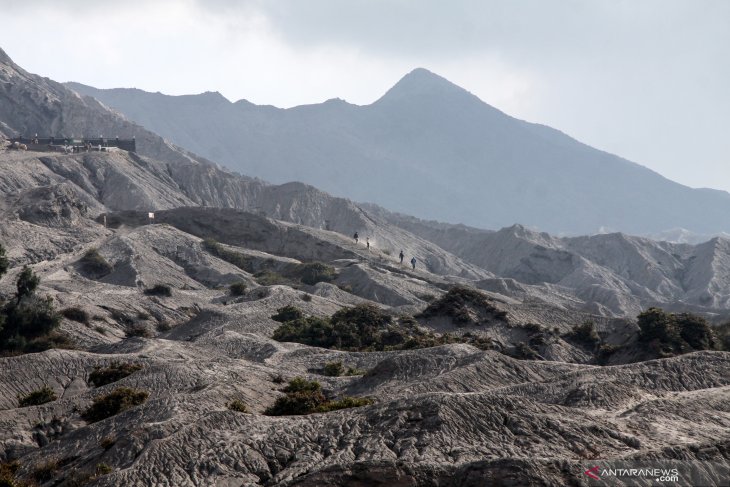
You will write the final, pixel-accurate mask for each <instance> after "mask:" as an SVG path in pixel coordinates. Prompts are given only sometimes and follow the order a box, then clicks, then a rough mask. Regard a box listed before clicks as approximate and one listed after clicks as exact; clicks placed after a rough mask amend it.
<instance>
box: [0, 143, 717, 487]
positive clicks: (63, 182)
mask: <svg viewBox="0 0 730 487" xmlns="http://www.w3.org/2000/svg"><path fill="white" fill-rule="evenodd" d="M8 157H11V158H12V160H16V159H15V158H17V157H24V158H25V159H23V161H24V166H23V167H25V168H26V169H28V168H30V169H32V170H30V171H28V170H26V171H13V170H10V169H9V168H10V167H19V166H18V165H14V166H4V169H6V170H3V172H2V174H3V175H4V179H3V184H2V185H1V186H0V187H2V188H12V191H8V190H5V189H4V190H3V198H2V200H3V204H4V205H6V208H12V211H11V212H6V213H3V218H2V219H1V220H0V223H1V224H2V227H3V228H4V229H10V230H12V231H5V232H4V233H3V242H4V243H5V245H7V246H8V247H9V248H10V249H11V252H10V257H11V266H12V267H11V269H10V272H9V273H8V275H6V276H5V277H4V278H3V279H2V280H0V293H2V294H3V295H5V296H10V295H11V294H12V292H13V286H14V281H15V278H16V277H17V275H18V273H19V272H20V270H21V269H20V267H21V265H22V264H24V263H28V262H30V263H32V264H33V269H34V271H35V272H36V273H37V274H38V275H39V276H40V277H41V286H40V289H39V291H38V292H39V293H40V294H41V295H48V296H51V297H52V299H53V302H54V304H55V306H56V307H57V308H58V309H65V310H68V309H81V310H83V311H85V313H86V316H87V317H88V318H87V320H88V323H84V322H83V321H84V320H83V319H79V318H77V319H76V320H74V319H70V318H64V319H63V321H62V324H61V329H60V331H61V333H63V334H64V335H66V336H67V337H68V338H69V339H71V340H72V341H73V342H74V343H75V344H76V346H77V347H78V348H79V349H78V350H48V351H45V352H42V353H32V354H26V355H20V356H13V357H4V358H0V460H2V461H10V460H15V461H17V462H18V463H17V465H18V470H17V472H16V473H15V475H16V476H17V477H18V478H20V479H30V478H35V479H39V480H38V482H39V483H40V484H41V485H43V486H50V485H67V486H71V485H78V484H80V483H85V484H86V485H98V486H114V485H122V484H129V485H148V486H152V485H171V486H172V485H175V486H209V485H268V486H273V485H300V486H328V485H331V486H342V485H353V486H354V485H433V486H457V485H459V486H461V485H474V486H476V485H484V484H485V483H487V484H490V483H491V484H498V485H499V484H509V483H512V484H513V485H531V484H545V485H581V484H582V482H583V481H582V479H584V478H585V476H584V474H583V472H584V471H585V470H586V469H587V468H590V467H592V466H593V465H595V464H598V463H599V462H600V464H601V465H627V464H630V465H634V466H635V465H637V464H642V463H645V462H649V461H651V462H652V465H662V466H669V467H677V468H678V469H679V470H680V475H682V480H683V481H685V480H686V481H687V483H689V484H691V485H698V486H700V485H708V486H709V485H721V484H722V482H723V479H726V478H728V475H730V468H729V465H730V463H729V462H730V449H729V448H728V446H729V445H730V436H728V431H730V412H729V411H728V409H727V407H726V404H727V401H728V399H729V398H730V397H729V394H730V354H729V353H727V352H698V353H693V354H688V355H684V356H680V357H674V358H669V359H663V360H654V361H649V362H641V363H634V364H627V365H618V366H614V367H597V366H595V365H587V364H585V363H584V362H586V361H589V360H591V357H590V354H589V352H588V351H587V350H586V349H585V348H583V347H581V346H580V345H576V344H573V343H570V342H568V341H565V340H564V339H563V337H562V335H561V334H563V333H565V332H567V331H569V330H570V329H571V328H572V326H573V325H574V324H578V323H581V322H582V321H584V320H585V319H593V320H595V322H596V324H597V328H598V329H599V330H600V333H601V335H602V338H603V339H604V340H609V341H613V342H614V343H624V345H625V346H626V347H629V348H630V347H631V344H630V343H629V342H626V341H625V338H622V337H624V335H625V334H627V333H629V334H633V335H634V336H635V334H636V326H635V325H634V324H631V323H625V322H620V321H611V320H605V319H602V318H601V317H597V316H588V315H581V314H580V313H575V312H566V311H564V310H561V309H560V308H551V307H550V306H549V305H547V304H544V303H543V304H542V305H540V307H539V308H540V309H539V310H538V311H536V309H535V306H534V303H532V304H530V303H523V302H521V301H520V300H519V299H514V298H508V297H506V296H499V295H490V294H487V295H485V299H487V301H488V303H489V306H490V307H492V308H495V309H496V310H497V311H501V312H504V313H505V314H504V318H499V317H498V316H500V315H499V314H493V315H492V318H489V319H487V320H486V321H483V322H479V323H476V324H466V325H465V324H461V325H459V324H457V323H455V322H453V321H450V320H448V319H445V317H443V316H442V317H435V318H430V319H427V318H419V320H420V321H421V323H422V325H423V326H425V327H428V329H430V330H432V331H434V332H436V333H442V332H444V331H449V332H451V333H454V334H455V335H459V334H464V333H465V332H467V331H468V332H470V333H472V334H478V335H480V336H489V337H492V338H493V343H494V348H495V350H480V349H477V348H475V347H473V346H471V345H468V344H465V343H452V344H448V345H443V346H437V347H431V348H423V349H415V350H401V351H373V352H363V351H357V352H356V351H340V350H331V349H324V348H317V347H310V346H306V345H300V344H296V343H285V342H279V341H276V340H273V339H272V335H273V333H274V330H275V329H276V328H277V327H278V326H279V325H280V323H278V322H276V321H274V320H273V319H272V318H271V317H272V316H273V315H274V314H275V313H276V312H277V310H278V309H280V308H282V307H283V306H286V305H293V306H295V307H297V308H299V309H300V310H302V312H303V313H305V314H306V315H313V316H320V317H327V316H330V315H332V314H333V313H335V312H336V311H338V310H339V309H341V308H343V307H349V306H354V305H356V304H360V303H371V304H372V305H374V306H377V307H379V308H380V309H383V310H385V311H387V312H389V313H393V314H395V315H402V314H404V313H408V314H417V313H419V312H421V311H422V310H424V308H426V306H427V305H428V302H427V301H430V300H432V299H433V297H440V296H443V294H444V290H445V289H446V288H449V287H450V286H452V285H454V284H457V283H463V282H464V279H463V278H455V277H451V278H449V277H443V276H439V275H436V274H431V273H428V272H425V271H422V270H416V271H413V270H410V269H408V268H404V267H401V266H399V265H398V264H397V263H395V262H394V259H393V257H392V256H387V255H386V254H382V253H380V251H376V250H375V249H371V251H370V252H368V251H367V249H366V248H365V246H364V245H363V244H362V242H360V243H359V244H355V243H354V242H353V241H352V240H351V239H349V238H347V237H344V236H342V235H340V234H337V233H334V232H330V231H327V230H322V229H316V228H311V227H306V226H303V225H298V224H295V223H288V222H279V221H275V220H271V219H268V218H265V217H263V216H260V215H256V214H251V213H246V212H243V211H241V210H234V209H218V208H171V209H169V210H158V211H157V212H156V221H158V223H157V224H155V225H148V224H146V213H147V212H146V209H144V210H143V211H140V210H137V211H135V210H134V208H135V207H131V208H127V207H125V205H128V204H129V203H130V201H131V200H129V199H127V198H121V197H119V198H117V197H112V196H113V195H112V196H109V195H108V192H107V191H102V190H101V189H103V188H105V186H104V181H105V180H106V177H107V176H109V177H111V176H112V175H113V174H114V172H113V171H112V170H111V168H110V166H112V165H113V166H114V167H116V168H117V169H118V170H119V171H123V172H124V173H126V174H127V175H128V178H127V179H126V181H127V182H130V181H131V183H129V184H130V185H129V187H128V189H127V190H128V191H138V192H139V194H140V195H142V196H144V198H147V199H149V201H152V202H154V204H156V205H159V206H161V207H164V206H166V205H171V206H174V205H177V204H179V203H185V200H184V198H185V196H184V195H183V194H182V193H178V192H177V191H176V189H175V184H174V181H172V180H169V179H165V178H163V177H161V176H160V177H156V176H154V175H155V174H156V173H155V172H154V164H159V163H154V161H151V160H150V161H147V163H148V165H149V166H150V167H144V166H141V167H142V170H141V172H136V171H135V169H134V167H131V166H130V167H127V166H126V165H127V164H134V160H133V159H130V160H127V159H125V158H126V157H128V156H125V155H124V154H101V155H98V156H97V155H95V156H94V158H93V159H86V160H85V159H84V157H86V155H62V156H54V157H52V159H53V163H50V162H48V163H43V162H41V161H40V159H38V162H32V161H31V159H32V158H33V157H36V158H38V157H39V155H33V154H22V155H21V156H18V155H16V154H13V155H12V156H8ZM143 160H144V159H143ZM84 164H85V165H84ZM51 167H52V168H55V169H53V170H52V169H51ZM44 168H45V169H44ZM62 168H66V169H63V171H67V172H68V173H74V174H77V175H78V176H77V179H76V181H70V180H68V179H64V178H62V177H61V176H60V175H59V172H63V171H62ZM70 169H74V170H73V171H71V170H70ZM57 171H58V172H57ZM161 174H165V173H164V171H163V172H162V173H161ZM92 175H96V176H95V177H93V176H92ZM153 176H154V177H153ZM62 188H65V189H64V190H62ZM136 188H139V189H136ZM49 195H52V196H49ZM105 198H106V199H105ZM112 208H114V209H117V210H120V211H109V210H110V209H112ZM122 210H123V211H122ZM99 211H105V212H106V214H107V217H108V225H107V227H106V228H105V227H104V226H103V225H101V224H100V223H99V222H98V221H97V220H98V218H96V217H97V214H98V212H99ZM29 215H31V216H32V218H29ZM23 218H26V219H25V220H24V219H23ZM29 220H30V221H29ZM61 228H65V232H66V234H64V235H65V236H64V235H61V236H59V237H58V238H59V242H58V243H56V242H52V243H50V244H48V245H49V246H50V245H56V247H54V248H53V251H52V252H51V251H48V252H47V253H45V254H44V257H43V259H42V260H41V259H38V258H35V256H36V255H37V254H36V253H35V252H34V250H33V249H34V248H35V247H36V246H37V245H38V242H39V241H40V240H41V235H49V236H51V237H52V236H53V235H55V234H56V233H59V234H60V229H61ZM44 232H45V233H44ZM203 238H207V239H209V240H203ZM211 238H213V239H215V240H217V241H218V242H220V243H218V244H211V243H210V242H211V241H210V239H211ZM211 246H212V247H211ZM216 246H217V248H218V250H216ZM90 249H95V250H94V252H95V253H96V254H98V255H99V256H100V257H101V258H102V259H104V261H105V262H107V264H108V266H109V267H108V269H107V270H106V271H105V272H104V273H101V274H95V273H93V272H89V270H88V269H87V268H86V267H85V264H84V260H83V256H84V255H85V254H86V253H87V252H88V251H89V250H90ZM220 249H224V250H225V251H227V252H223V251H221V250H220ZM230 253H235V254H236V255H238V258H236V259H232V258H231V257H230V255H231V254H230ZM312 259H317V260H320V261H322V262H324V263H325V264H326V265H328V266H331V267H332V268H333V269H334V270H335V273H336V276H335V277H334V279H333V280H332V281H331V282H319V283H316V284H314V285H309V284H305V283H303V282H301V281H298V280H297V277H296V273H295V272H294V271H295V270H296V269H298V268H299V266H301V265H302V263H303V262H305V261H310V260H312ZM232 262H237V264H234V263H232ZM262 269H263V270H267V271H268V274H264V275H261V274H259V273H258V271H259V270H262ZM272 273H276V274H279V275H280V276H281V277H282V278H285V279H284V280H283V281H281V283H279V284H276V283H273V284H272V283H270V282H263V280H262V279H264V278H268V279H271V277H270V276H271V274H272ZM267 276H268V277H267ZM232 283H245V284H246V289H245V290H244V291H243V292H242V293H241V294H240V295H238V296H236V295H233V294H232V293H231V292H230V291H229V290H228V287H227V286H228V285H230V284H232ZM159 284H165V285H168V286H169V287H170V289H171V295H170V296H164V295H161V296H155V295H150V294H148V293H145V292H144V290H145V289H150V288H153V287H154V286H155V285H159ZM338 286H339V287H338ZM428 295H430V296H431V297H430V298H429V297H427V296H428ZM470 312H471V311H470ZM491 313H494V311H491ZM72 316H78V313H76V314H75V315H72ZM536 327H537V328H536ZM553 328H555V329H556V330H557V332H549V333H548V332H545V331H542V332H539V333H540V334H541V335H542V343H543V345H540V346H539V347H538V344H537V343H533V341H534V340H533V339H532V338H531V335H532V334H534V333H535V330H536V329H541V330H546V329H551V330H552V329H553ZM528 339H529V340H530V343H531V344H533V345H534V346H535V347H538V352H539V354H540V355H541V356H542V357H543V358H553V359H554V360H556V361H532V360H517V359H515V358H511V357H509V356H507V355H506V354H505V353H506V352H507V351H508V348H510V347H512V346H514V345H516V344H517V342H519V341H520V340H528ZM510 340H511V342H510ZM620 340H624V341H623V342H620ZM498 349H501V350H502V351H503V352H505V353H501V352H499V351H497V350H498ZM634 358H636V356H635V357H634ZM332 362H341V363H342V364H343V365H344V366H345V367H347V368H351V369H352V375H348V376H339V377H331V376H327V375H325V373H324V370H325V367H326V365H327V364H329V363H332ZM569 362H572V363H569ZM120 364H121V365H127V366H135V367H133V368H131V369H130V370H131V371H132V373H131V374H130V375H128V376H126V377H124V378H121V379H119V380H116V381H114V382H112V383H108V384H105V385H99V386H95V385H94V380H93V379H92V373H94V372H95V371H96V370H97V369H99V368H106V367H110V366H113V365H120ZM295 377H304V378H307V379H309V380H316V381H318V382H320V383H321V384H322V388H323V391H324V393H325V394H326V395H327V397H330V398H342V397H344V396H353V397H357V398H362V397H368V398H370V400H371V402H372V403H371V404H369V405H365V406H361V407H354V408H347V409H342V410H338V411H331V412H326V413H315V414H310V415H304V416H291V415H285V416H270V415H267V414H264V413H265V412H266V410H267V408H269V407H271V406H272V405H273V404H274V403H275V401H276V400H277V399H278V398H280V397H282V396H283V395H284V394H283V393H282V392H281V389H282V388H283V386H284V384H282V383H281V382H282V381H283V382H286V381H288V380H291V379H293V378H295ZM46 386H47V387H49V388H50V389H52V390H53V392H54V394H55V396H56V398H57V399H55V400H53V401H50V402H47V403H45V404H41V405H31V406H26V407H19V402H18V401H19V398H22V397H26V396H27V395H29V394H30V393H32V392H34V391H37V390H40V389H41V388H43V387H46ZM121 387H130V388H133V389H135V390H138V391H143V392H145V393H147V394H148V397H147V399H146V401H144V402H143V404H140V405H137V406H134V407H130V408H129V409H127V410H125V411H123V412H121V413H119V414H116V415H112V416H111V417H108V418H106V419H101V420H98V421H97V420H94V419H90V417H89V415H88V414H85V412H86V411H87V410H88V408H89V407H90V406H91V404H92V402H93V401H94V400H95V399H98V398H100V397H102V396H105V395H107V394H110V393H112V392H113V391H115V390H117V389H118V388H121ZM234 401H239V402H238V403H237V404H239V405H240V404H241V403H243V404H245V405H246V408H247V410H248V412H247V413H243V412H240V411H236V410H235V409H241V408H240V407H237V408H232V406H231V404H232V403H233V402H234ZM651 484H652V485H656V484H655V483H653V482H652V483H651ZM617 485H622V484H621V483H619V484H617ZM623 485H636V482H634V481H633V480H632V479H628V480H626V481H625V482H624V483H623ZM647 485H649V484H647Z"/></svg>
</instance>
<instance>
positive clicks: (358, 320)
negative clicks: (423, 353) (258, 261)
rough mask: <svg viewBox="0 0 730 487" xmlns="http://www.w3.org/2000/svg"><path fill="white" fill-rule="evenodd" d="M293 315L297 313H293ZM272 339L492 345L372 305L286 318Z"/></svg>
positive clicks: (357, 344)
mask: <svg viewBox="0 0 730 487" xmlns="http://www.w3.org/2000/svg"><path fill="white" fill-rule="evenodd" d="M282 309H284V308H282ZM293 309H294V310H296V311H297V312H299V310H298V309H296V308H293ZM279 311H281V310H279ZM291 316H292V317H294V316H298V314H295V313H293V312H292V313H291ZM273 338H274V339H275V340H278V341H280V342H297V343H303V344H305V345H311V346H314V347H323V348H332V349H336V350H347V351H374V350H410V349H416V348H427V347H435V346H438V345H444V344H447V343H471V344H473V345H474V346H478V347H479V348H484V349H491V348H493V346H492V343H491V340H488V339H483V338H479V337H476V336H474V335H471V334H469V335H466V334H465V335H464V336H463V337H456V336H453V335H449V334H443V335H435V334H433V333H431V332H429V331H427V330H424V329H422V328H421V327H419V326H418V322H417V321H416V320H415V319H414V318H413V317H411V316H403V317H400V318H398V319H394V318H393V317H391V316H390V315H388V314H387V313H385V312H383V311H382V310H380V309H379V308H377V307H375V306H373V305H369V304H363V305H358V306H354V307H351V308H342V309H341V310H339V311H338V312H336V313H335V314H333V315H332V316H331V317H330V318H319V317H314V316H308V317H305V316H300V317H298V318H293V319H290V320H287V321H284V322H283V323H282V324H281V325H280V326H279V327H278V328H277V329H276V330H274V334H273Z"/></svg>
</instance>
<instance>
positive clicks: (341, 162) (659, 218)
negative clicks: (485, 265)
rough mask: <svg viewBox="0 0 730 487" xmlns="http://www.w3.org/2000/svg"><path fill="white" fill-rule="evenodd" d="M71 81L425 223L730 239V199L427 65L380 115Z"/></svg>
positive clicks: (236, 152)
mask: <svg viewBox="0 0 730 487" xmlns="http://www.w3.org/2000/svg"><path fill="white" fill-rule="evenodd" d="M67 86H69V87H71V88H72V89H74V90H75V91H77V92H78V93H81V94H84V95H90V96H94V97H95V98H97V99H98V100H100V101H101V102H103V103H104V104H106V105H108V106H110V107H112V108H114V109H115V110H118V111H120V112H122V113H123V114H125V116H127V117H128V118H129V119H131V120H134V121H136V122H137V123H140V124H142V125H144V126H145V127H147V128H149V129H150V130H153V131H155V132H156V133H159V134H161V135H162V136H164V137H166V138H168V139H169V140H171V141H173V142H174V143H176V144H178V145H181V146H182V147H185V148H186V149H188V150H191V151H193V152H195V153H197V154H202V155H204V156H205V157H208V158H210V159H212V160H216V161H218V162H221V163H223V164H226V165H227V166H228V167H230V168H232V169H234V170H237V171H240V172H242V173H244V174H248V175H251V176H256V177H260V178H263V179H265V180H267V181H271V182H274V183H282V182H286V181H303V182H305V183H308V184H313V185H315V186H317V187H318V188H321V189H323V190H325V191H327V192H330V193H332V194H335V195H338V196H346V197H348V198H351V199H354V200H356V201H367V202H373V203H376V204H378V205H381V206H384V207H387V208H389V209H392V210H394V211H398V212H402V213H407V214H411V215H415V216H417V217H420V218H426V219H436V220H441V221H446V222H451V223H465V224H468V225H471V226H476V227H480V228H501V227H504V226H510V225H512V224H514V223H520V224H523V225H526V226H528V227H535V228H539V229H540V230H544V231H549V232H551V233H563V234H586V233H595V232H597V231H599V229H607V230H608V231H622V232H627V233H632V234H652V233H660V232H663V231H666V230H668V229H672V228H678V227H681V228H685V229H687V230H689V231H691V232H694V233H700V234H716V233H720V232H724V231H730V222H728V221H727V219H726V215H727V214H729V213H730V194H728V193H726V192H723V191H715V190H707V189H691V188H688V187H686V186H682V185H680V184H678V183H675V182H672V181H670V180H668V179H666V178H664V177H662V176H661V175H659V174H657V173H655V172H653V171H651V170H649V169H647V168H645V167H643V166H640V165H638V164H635V163H633V162H630V161H627V160H625V159H622V158H620V157H617V156H614V155H611V154H608V153H605V152H602V151H599V150H596V149H593V148H591V147H589V146H587V145H585V144H582V143H580V142H578V141H576V140H574V139H572V138H571V137H569V136H567V135H565V134H563V133H561V132H559V131H558V130H555V129H552V128H549V127H546V126H544V125H539V124H533V123H528V122H525V121H521V120H517V119H515V118H512V117H510V116H508V115H506V114H504V113H502V112H501V111H499V110H497V109H496V108H494V107H491V106H489V105H488V104H486V103H484V102H482V101H481V100H479V99H478V98H477V97H476V96H474V95H473V94H471V93H469V92H467V91H466V90H464V89H462V88H460V87H458V86H456V85H454V84H452V83H450V82H449V81H447V80H446V79H444V78H442V77H440V76H437V75H435V74H433V73H431V72H429V71H427V70H425V69H416V70H414V71H413V72H411V73H409V74H408V75H406V76H405V77H404V78H403V79H401V80H400V81H399V82H398V83H397V84H396V85H395V86H393V87H392V88H391V89H390V90H388V92H387V93H385V94H384V95H383V96H382V97H381V98H380V99H378V100H377V101H376V102H374V103H372V104H371V105H366V106H357V105H352V104H349V103H347V102H345V101H343V100H339V99H332V100H328V101H326V102H324V103H320V104H314V105H304V106H298V107H294V108H290V109H280V108H276V107H272V106H257V105H254V104H252V103H250V102H247V101H245V100H241V101H238V102H235V103H231V102H229V101H228V100H226V99H225V98H224V97H223V96H222V95H220V94H219V93H210V92H209V93H204V94H201V95H186V96H167V95H163V94H160V93H146V92H143V91H140V90H133V89H112V90H98V89H94V88H91V87H88V86H84V85H80V84H77V83H68V84H67Z"/></svg>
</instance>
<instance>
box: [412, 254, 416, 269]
mask: <svg viewBox="0 0 730 487" xmlns="http://www.w3.org/2000/svg"><path fill="white" fill-rule="evenodd" d="M411 265H412V266H413V270H414V271H415V270H416V258H415V257H413V258H412V259H411Z"/></svg>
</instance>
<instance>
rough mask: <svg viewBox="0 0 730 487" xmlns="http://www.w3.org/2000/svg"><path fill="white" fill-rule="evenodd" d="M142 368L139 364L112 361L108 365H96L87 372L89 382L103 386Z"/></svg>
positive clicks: (96, 385)
mask: <svg viewBox="0 0 730 487" xmlns="http://www.w3.org/2000/svg"><path fill="white" fill-rule="evenodd" d="M141 369H142V365H140V364H131V363H127V364H120V363H118V362H113V363H112V364H110V365H109V367H96V368H95V369H94V371H93V372H91V373H90V374H89V384H91V385H93V386H95V387H101V386H105V385H107V384H111V383H113V382H117V381H119V380H122V379H124V378H125V377H128V376H130V375H132V374H134V373H135V372H137V371H138V370H141Z"/></svg>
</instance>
